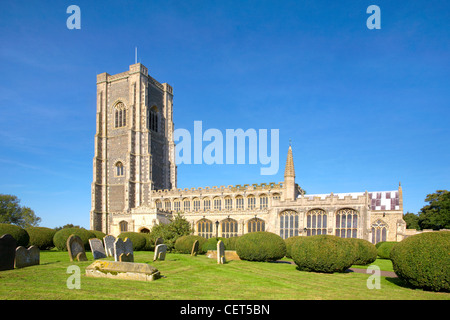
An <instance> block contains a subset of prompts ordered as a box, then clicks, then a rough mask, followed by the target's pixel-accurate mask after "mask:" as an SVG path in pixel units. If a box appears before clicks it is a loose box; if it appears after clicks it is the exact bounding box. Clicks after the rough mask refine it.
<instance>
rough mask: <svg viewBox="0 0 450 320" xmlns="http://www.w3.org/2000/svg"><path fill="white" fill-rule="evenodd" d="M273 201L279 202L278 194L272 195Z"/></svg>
mask: <svg viewBox="0 0 450 320" xmlns="http://www.w3.org/2000/svg"><path fill="white" fill-rule="evenodd" d="M272 199H273V200H280V194H279V193H274V194H273V196H272Z"/></svg>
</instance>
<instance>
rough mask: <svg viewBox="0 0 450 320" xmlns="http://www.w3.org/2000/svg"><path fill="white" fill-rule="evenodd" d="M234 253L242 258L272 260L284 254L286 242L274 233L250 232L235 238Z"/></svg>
mask: <svg viewBox="0 0 450 320" xmlns="http://www.w3.org/2000/svg"><path fill="white" fill-rule="evenodd" d="M236 253H237V255H238V256H239V258H241V259H242V260H249V261H274V260H278V259H281V258H283V257H284V256H285V255H286V244H285V243H284V240H283V239H281V237H280V236H279V235H277V234H275V233H271V232H267V231H258V232H251V233H247V234H244V235H243V236H240V237H239V239H237V241H236Z"/></svg>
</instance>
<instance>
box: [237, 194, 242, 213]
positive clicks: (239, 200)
mask: <svg viewBox="0 0 450 320" xmlns="http://www.w3.org/2000/svg"><path fill="white" fill-rule="evenodd" d="M236 209H241V210H242V209H244V198H243V197H242V196H237V197H236Z"/></svg>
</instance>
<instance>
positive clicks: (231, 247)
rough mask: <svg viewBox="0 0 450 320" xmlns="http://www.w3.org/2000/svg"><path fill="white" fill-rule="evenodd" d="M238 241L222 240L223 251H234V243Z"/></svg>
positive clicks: (233, 238) (235, 239)
mask: <svg viewBox="0 0 450 320" xmlns="http://www.w3.org/2000/svg"><path fill="white" fill-rule="evenodd" d="M238 239H239V237H231V238H224V239H223V240H222V241H223V244H224V245H225V250H236V243H237V241H238ZM216 249H217V247H216Z"/></svg>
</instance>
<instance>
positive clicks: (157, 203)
mask: <svg viewBox="0 0 450 320" xmlns="http://www.w3.org/2000/svg"><path fill="white" fill-rule="evenodd" d="M155 203H156V208H157V209H162V202H161V200H159V199H158V200H156V201H155Z"/></svg>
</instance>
